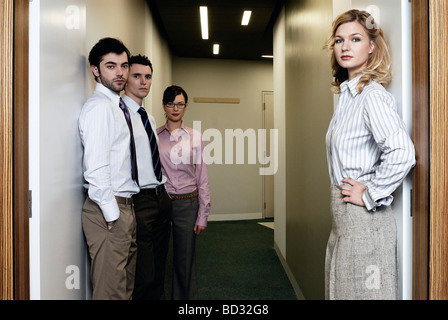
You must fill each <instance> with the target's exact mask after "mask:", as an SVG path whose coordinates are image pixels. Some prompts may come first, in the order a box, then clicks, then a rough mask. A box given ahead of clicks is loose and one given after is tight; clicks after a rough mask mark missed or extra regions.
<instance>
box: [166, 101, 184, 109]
mask: <svg viewBox="0 0 448 320" xmlns="http://www.w3.org/2000/svg"><path fill="white" fill-rule="evenodd" d="M166 106H167V107H168V108H174V106H176V107H178V108H179V109H183V108H185V107H186V106H187V105H186V104H185V103H183V102H179V103H172V102H168V103H167V104H166Z"/></svg>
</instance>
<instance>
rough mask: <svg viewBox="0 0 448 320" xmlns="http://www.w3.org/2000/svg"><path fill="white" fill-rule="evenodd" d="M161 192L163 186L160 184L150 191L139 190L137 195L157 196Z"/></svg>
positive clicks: (163, 188) (163, 189)
mask: <svg viewBox="0 0 448 320" xmlns="http://www.w3.org/2000/svg"><path fill="white" fill-rule="evenodd" d="M163 191H165V185H163V184H161V185H160V186H157V187H155V188H151V189H140V192H139V193H140V194H142V195H148V194H155V195H159V194H162V193H163Z"/></svg>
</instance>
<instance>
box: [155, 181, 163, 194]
mask: <svg viewBox="0 0 448 320" xmlns="http://www.w3.org/2000/svg"><path fill="white" fill-rule="evenodd" d="M155 190H156V196H158V195H160V194H162V192H163V184H161V185H160V186H157V187H156V188H155Z"/></svg>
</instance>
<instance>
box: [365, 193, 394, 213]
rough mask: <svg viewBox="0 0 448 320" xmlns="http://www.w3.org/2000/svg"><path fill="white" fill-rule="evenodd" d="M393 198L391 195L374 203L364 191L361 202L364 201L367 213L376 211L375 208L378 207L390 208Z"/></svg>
mask: <svg viewBox="0 0 448 320" xmlns="http://www.w3.org/2000/svg"><path fill="white" fill-rule="evenodd" d="M393 199H394V197H393V196H392V195H390V196H388V197H385V198H382V199H378V200H377V201H374V200H373V199H372V197H371V196H370V194H369V192H368V191H367V190H366V191H364V193H363V194H362V201H364V204H365V206H366V208H367V210H368V211H373V212H375V211H376V208H378V207H380V206H390V205H391V203H392V201H393Z"/></svg>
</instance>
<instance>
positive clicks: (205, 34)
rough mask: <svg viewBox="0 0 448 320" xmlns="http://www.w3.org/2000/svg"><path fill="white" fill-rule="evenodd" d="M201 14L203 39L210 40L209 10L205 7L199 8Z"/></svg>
mask: <svg viewBox="0 0 448 320" xmlns="http://www.w3.org/2000/svg"><path fill="white" fill-rule="evenodd" d="M199 13H200V16H201V32H202V39H204V40H207V39H208V9H207V7H205V6H200V7H199Z"/></svg>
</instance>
